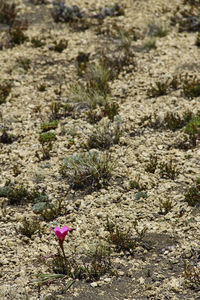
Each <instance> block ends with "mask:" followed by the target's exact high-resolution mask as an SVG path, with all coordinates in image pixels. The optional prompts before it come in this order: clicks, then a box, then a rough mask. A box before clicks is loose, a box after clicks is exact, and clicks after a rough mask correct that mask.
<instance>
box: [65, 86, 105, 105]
mask: <svg viewBox="0 0 200 300" xmlns="http://www.w3.org/2000/svg"><path fill="white" fill-rule="evenodd" d="M68 96H69V99H70V100H71V101H72V102H74V103H77V104H78V103H81V104H84V105H85V106H86V107H87V108H96V106H97V105H100V106H102V105H104V104H105V103H106V102H107V101H108V100H107V97H106V96H105V95H102V94H100V93H99V92H97V91H96V90H94V89H93V88H90V87H86V86H84V85H83V84H73V85H71V86H70V88H69V91H68Z"/></svg>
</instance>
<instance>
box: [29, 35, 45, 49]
mask: <svg viewBox="0 0 200 300" xmlns="http://www.w3.org/2000/svg"><path fill="white" fill-rule="evenodd" d="M31 44H32V46H33V47H34V48H40V47H43V46H44V45H45V42H43V41H42V40H41V39H40V38H38V37H32V39H31Z"/></svg>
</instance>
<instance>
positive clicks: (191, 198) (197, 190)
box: [185, 183, 200, 206]
mask: <svg viewBox="0 0 200 300" xmlns="http://www.w3.org/2000/svg"><path fill="white" fill-rule="evenodd" d="M185 201H186V202H187V203H188V205H189V206H195V205H199V204H200V184H199V183H196V184H194V185H192V186H191V187H189V188H188V189H187V190H186V192H185Z"/></svg>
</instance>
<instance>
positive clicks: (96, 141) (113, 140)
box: [86, 120, 122, 150]
mask: <svg viewBox="0 0 200 300" xmlns="http://www.w3.org/2000/svg"><path fill="white" fill-rule="evenodd" d="M121 135H122V129H121V122H118V121H117V120H116V122H115V124H114V126H113V127H112V128H111V124H110V122H107V123H106V124H103V126H99V125H97V126H96V127H95V128H94V130H93V132H92V133H91V135H90V136H89V138H88V140H87V144H86V147H87V148H88V149H92V148H96V149H101V150H105V149H109V148H110V147H111V146H112V145H114V144H118V143H119V139H120V137H121Z"/></svg>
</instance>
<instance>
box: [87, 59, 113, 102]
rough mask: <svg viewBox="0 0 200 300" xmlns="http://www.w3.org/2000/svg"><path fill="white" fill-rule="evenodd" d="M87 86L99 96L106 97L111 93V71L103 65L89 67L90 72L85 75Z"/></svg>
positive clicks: (97, 64)
mask: <svg viewBox="0 0 200 300" xmlns="http://www.w3.org/2000/svg"><path fill="white" fill-rule="evenodd" d="M85 77H86V80H87V86H88V88H89V89H92V90H93V91H96V92H97V93H98V94H100V95H103V96H106V95H107V94H109V93H110V87H109V83H108V82H109V80H111V78H112V76H111V71H110V69H109V68H107V67H106V66H105V65H104V64H103V63H101V62H99V63H96V64H90V65H88V71H87V73H86V74H85Z"/></svg>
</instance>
